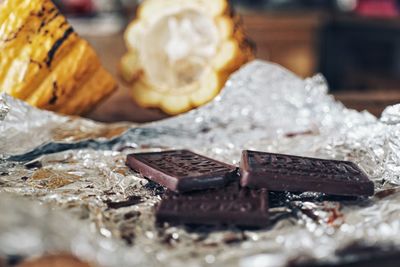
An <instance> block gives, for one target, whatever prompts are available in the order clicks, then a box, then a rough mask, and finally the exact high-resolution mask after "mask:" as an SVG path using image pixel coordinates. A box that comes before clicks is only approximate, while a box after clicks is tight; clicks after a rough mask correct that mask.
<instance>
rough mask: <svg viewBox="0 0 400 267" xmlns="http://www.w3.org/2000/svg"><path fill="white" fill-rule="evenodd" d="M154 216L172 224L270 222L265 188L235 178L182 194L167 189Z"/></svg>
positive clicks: (264, 224) (265, 223)
mask: <svg viewBox="0 0 400 267" xmlns="http://www.w3.org/2000/svg"><path fill="white" fill-rule="evenodd" d="M156 219H157V222H170V223H173V224H206V225H207V224H208V225H225V224H226V225H238V226H246V227H264V226H267V225H268V224H269V216H268V192H267V190H266V189H259V190H255V189H249V188H241V187H240V186H239V184H238V183H237V182H234V183H232V184H230V185H228V186H226V187H224V188H220V189H210V190H206V191H199V192H190V193H184V194H176V193H174V192H172V191H168V192H167V193H166V194H165V195H164V196H163V199H162V201H161V203H160V205H159V207H158V209H157V213H156Z"/></svg>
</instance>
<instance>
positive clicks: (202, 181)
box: [127, 150, 238, 192]
mask: <svg viewBox="0 0 400 267" xmlns="http://www.w3.org/2000/svg"><path fill="white" fill-rule="evenodd" d="M127 165H128V166H129V167H131V168H132V169H134V170H136V171H138V172H139V173H141V174H142V175H143V176H144V177H146V178H148V179H150V180H152V181H154V182H156V183H159V184H161V185H163V186H165V187H167V188H168V189H170V190H172V191H175V192H188V191H195V190H204V189H210V188H219V187H223V186H225V185H226V184H227V183H228V182H229V181H232V180H235V179H238V175H237V171H236V169H237V168H236V167H234V166H232V165H229V164H225V163H223V162H219V161H216V160H214V159H210V158H207V157H204V156H201V155H198V154H196V153H193V152H191V151H189V150H172V151H163V152H153V153H138V154H130V155H128V158H127Z"/></svg>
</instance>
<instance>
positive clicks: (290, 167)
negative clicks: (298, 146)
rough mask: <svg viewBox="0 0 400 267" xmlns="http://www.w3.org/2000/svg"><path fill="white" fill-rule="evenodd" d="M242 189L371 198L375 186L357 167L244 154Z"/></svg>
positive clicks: (244, 152)
mask: <svg viewBox="0 0 400 267" xmlns="http://www.w3.org/2000/svg"><path fill="white" fill-rule="evenodd" d="M240 173H241V181H240V182H241V185H242V186H249V187H252V188H267V189H268V190H270V191H289V192H320V193H325V194H331V195H338V196H371V195H373V194H374V184H373V183H372V181H370V180H369V179H368V177H367V175H366V174H365V173H364V172H363V171H362V170H361V169H360V168H359V167H358V166H357V165H356V164H354V163H352V162H348V161H338V160H324V159H315V158H305V157H297V156H289V155H282V154H272V153H265V152H256V151H243V153H242V159H241V163H240Z"/></svg>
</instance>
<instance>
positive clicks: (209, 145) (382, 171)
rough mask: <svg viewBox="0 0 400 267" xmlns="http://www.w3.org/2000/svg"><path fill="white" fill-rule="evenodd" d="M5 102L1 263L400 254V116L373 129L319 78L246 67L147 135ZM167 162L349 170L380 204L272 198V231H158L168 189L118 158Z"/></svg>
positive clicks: (218, 261)
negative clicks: (59, 255)
mask: <svg viewBox="0 0 400 267" xmlns="http://www.w3.org/2000/svg"><path fill="white" fill-rule="evenodd" d="M4 100H5V102H6V104H7V105H8V106H9V107H10V110H9V111H8V115H7V116H6V117H5V119H4V121H3V122H0V136H1V139H0V147H1V149H0V214H2V216H0V258H2V257H3V258H7V257H9V256H10V255H21V256H23V257H29V256H36V255H42V254H43V253H46V252H47V253H55V252H59V251H63V252H70V253H72V254H74V255H76V256H78V257H80V258H82V259H84V260H88V261H91V262H93V263H95V264H97V265H98V266H104V267H108V266H110V267H113V266H205V265H215V266H277V267H279V266H288V265H289V264H297V263H301V262H304V261H319V262H333V263H335V262H338V263H339V262H342V261H343V260H344V257H343V251H344V250H345V249H346V248H348V247H354V244H359V245H360V246H365V247H390V248H391V250H398V249H399V250H400V220H399V218H400V164H399V163H400V139H399V136H400V112H399V111H400V108H399V106H393V107H388V108H387V109H386V110H385V112H384V113H383V115H382V117H381V118H380V119H377V118H375V117H374V116H372V115H371V114H369V113H368V112H357V111H354V110H349V109H347V108H345V107H344V106H343V105H342V104H341V103H339V102H337V101H335V100H334V98H333V97H332V96H330V95H328V94H327V85H326V82H325V80H324V78H323V77H322V76H321V75H317V76H315V77H313V78H310V79H306V80H302V79H300V78H298V77H296V76H295V75H294V74H292V73H290V72H289V71H287V70H285V69H283V68H281V67H279V66H277V65H274V64H270V63H266V62H262V61H254V62H252V63H250V64H248V65H246V66H245V67H243V68H242V69H241V70H239V71H238V72H237V73H235V74H234V75H232V76H231V78H230V79H229V81H228V82H227V84H226V86H225V88H224V90H223V92H222V94H221V95H220V96H218V97H217V98H216V99H215V100H214V101H213V102H211V103H210V104H208V105H206V106H204V107H201V108H199V109H197V110H194V111H192V112H189V113H187V114H184V115H181V116H177V117H174V118H171V119H166V120H163V121H160V122H155V123H149V124H143V125H133V124H108V125H106V124H100V123H95V122H92V121H89V120H85V119H80V118H70V117H64V116H59V115H55V114H53V113H50V112H46V111H41V110H37V109H35V108H32V107H30V106H28V105H26V104H25V103H23V102H21V101H18V100H15V99H13V98H11V97H9V96H6V95H5V96H4ZM0 110H1V108H0ZM0 113H1V112H0ZM172 148H173V149H177V148H188V149H192V150H194V151H196V152H199V153H202V154H205V155H208V156H210V157H214V158H217V159H219V160H223V161H225V162H229V163H232V164H237V163H238V160H239V158H240V153H241V150H242V149H254V150H261V151H269V152H280V153H289V154H295V155H304V156H316V157H322V158H329V159H344V160H351V161H354V162H356V163H357V164H359V165H360V167H361V168H363V169H364V170H365V171H366V172H367V174H368V175H369V177H370V178H371V179H372V180H373V181H374V182H375V188H376V194H375V196H374V197H373V198H371V199H363V198H357V199H345V200H338V199H329V197H327V196H323V195H320V194H313V193H304V194H300V195H293V194H288V193H287V194H283V196H282V195H279V194H276V196H274V195H272V199H273V200H274V203H273V205H272V206H271V209H270V213H271V217H272V218H273V220H274V224H273V225H272V226H271V227H270V228H268V229H263V230H246V229H238V228H210V227H189V226H169V225H155V223H154V211H155V207H156V205H157V203H158V202H159V201H160V199H161V195H162V193H163V191H164V188H162V187H160V186H158V185H156V184H154V183H152V182H149V181H147V180H146V179H144V178H143V177H142V176H141V175H140V174H138V173H135V172H133V171H131V170H129V169H128V168H127V167H126V166H125V158H126V155H127V154H129V153H132V152H139V151H140V152H142V151H159V150H164V149H172ZM21 240H24V242H25V240H26V242H25V244H26V245H23V246H21Z"/></svg>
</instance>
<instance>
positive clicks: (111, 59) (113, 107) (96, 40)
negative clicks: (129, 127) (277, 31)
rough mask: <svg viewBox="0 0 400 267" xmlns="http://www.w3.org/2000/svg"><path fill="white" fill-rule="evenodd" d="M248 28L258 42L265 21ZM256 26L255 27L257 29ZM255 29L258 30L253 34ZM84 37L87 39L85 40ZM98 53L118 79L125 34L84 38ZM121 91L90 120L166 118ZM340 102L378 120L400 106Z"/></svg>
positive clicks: (391, 96)
mask: <svg viewBox="0 0 400 267" xmlns="http://www.w3.org/2000/svg"><path fill="white" fill-rule="evenodd" d="M244 21H245V23H246V24H245V26H247V27H248V28H249V29H248V33H249V36H250V38H252V39H254V40H259V38H260V37H259V36H260V34H259V30H257V29H259V27H260V23H261V22H260V21H262V18H260V17H255V18H249V17H245V19H244ZM254 25H256V26H254ZM254 29H255V30H254ZM84 37H85V36H84ZM85 38H86V39H87V40H88V41H89V42H90V43H91V44H92V45H93V46H94V48H95V49H96V50H97V51H98V53H99V55H100V57H101V59H102V61H103V64H104V65H105V67H106V68H107V69H108V70H109V71H110V72H111V73H112V74H113V75H114V76H115V77H118V71H117V66H118V62H119V59H120V58H121V56H122V55H123V54H124V53H125V45H124V42H123V37H122V34H117V35H115V36H108V37H85ZM258 45H259V46H261V47H260V48H259V49H258V51H259V54H260V55H258V57H259V58H264V57H265V56H266V55H264V54H263V53H264V52H263V51H265V48H264V47H263V46H265V45H266V44H265V43H263V42H261V41H259V43H258ZM118 82H119V88H118V91H117V92H116V93H115V94H114V95H113V96H111V97H110V98H109V99H107V100H106V101H105V102H103V103H101V104H100V105H99V106H98V107H97V108H96V109H95V110H94V111H93V112H92V113H91V114H89V116H88V117H89V118H92V119H94V120H98V121H103V122H115V121H134V122H147V121H154V120H158V119H162V118H166V117H167V115H165V114H163V113H162V112H160V111H159V110H149V109H143V108H140V107H139V106H137V105H136V104H135V103H134V102H133V101H132V99H131V98H130V96H129V87H128V86H127V85H126V84H124V83H123V81H122V80H121V79H120V78H119V77H118ZM335 96H336V97H337V99H338V100H340V101H342V102H343V103H344V104H345V105H346V106H347V107H349V108H354V109H357V110H364V109H367V110H369V111H370V112H371V113H373V114H375V115H377V116H379V115H380V113H381V112H382V110H383V109H384V108H385V107H386V106H388V105H391V104H395V103H400V90H388V91H371V92H356V91H344V92H339V93H335Z"/></svg>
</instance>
